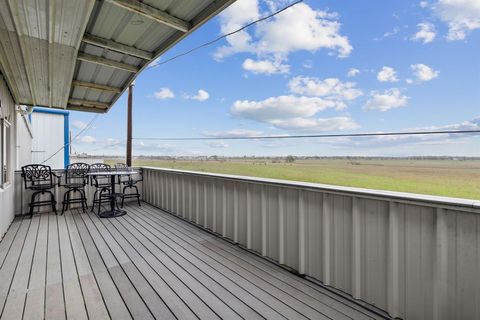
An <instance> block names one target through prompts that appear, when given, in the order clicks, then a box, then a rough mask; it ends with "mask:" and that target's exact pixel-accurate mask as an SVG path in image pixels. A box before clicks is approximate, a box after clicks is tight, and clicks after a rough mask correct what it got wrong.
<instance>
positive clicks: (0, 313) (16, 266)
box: [0, 219, 32, 319]
mask: <svg viewBox="0 0 480 320" xmlns="http://www.w3.org/2000/svg"><path fill="white" fill-rule="evenodd" d="M24 220H25V219H24ZM22 223H23V221H22ZM31 224H32V220H30V221H29V225H28V229H27V231H26V232H25V238H24V239H23V243H22V247H21V250H20V252H19V253H18V258H17V261H16V263H15V270H14V271H13V273H12V277H11V279H10V284H9V286H8V291H7V295H6V296H5V301H3V306H2V311H1V312H0V319H1V318H2V316H3V312H4V311H5V306H6V305H7V300H8V295H9V293H10V289H11V288H12V283H13V279H14V278H15V273H16V271H17V268H18V262H19V261H20V257H21V255H22V251H23V247H24V246H25V242H26V240H27V236H28V232H29V231H30V226H31Z"/></svg>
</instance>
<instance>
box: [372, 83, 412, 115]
mask: <svg viewBox="0 0 480 320" xmlns="http://www.w3.org/2000/svg"><path fill="white" fill-rule="evenodd" d="M407 102H408V97H407V96H405V95H402V94H401V92H400V90H399V89H397V88H392V89H389V90H385V91H384V92H383V93H380V92H378V91H372V92H370V99H369V100H368V101H367V103H366V104H365V105H364V106H363V109H364V110H378V111H382V112H383V111H387V110H390V109H394V108H400V107H404V106H406V105H407Z"/></svg>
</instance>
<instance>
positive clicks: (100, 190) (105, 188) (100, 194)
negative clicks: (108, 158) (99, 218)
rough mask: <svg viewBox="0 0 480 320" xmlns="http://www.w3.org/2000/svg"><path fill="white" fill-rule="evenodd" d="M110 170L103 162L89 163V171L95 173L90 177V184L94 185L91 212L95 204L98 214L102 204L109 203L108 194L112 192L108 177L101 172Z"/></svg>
mask: <svg viewBox="0 0 480 320" xmlns="http://www.w3.org/2000/svg"><path fill="white" fill-rule="evenodd" d="M110 170H111V166H110V165H108V164H105V163H94V164H92V165H90V173H91V174H93V173H96V174H94V175H92V176H91V179H90V185H91V186H93V187H95V192H94V194H93V202H92V209H91V210H90V211H91V212H93V211H94V210H95V206H96V205H97V206H98V214H100V210H101V208H102V204H104V203H110V195H111V194H112V186H111V184H110V177H109V176H105V175H102V172H108V171H110Z"/></svg>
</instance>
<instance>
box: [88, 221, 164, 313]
mask: <svg viewBox="0 0 480 320" xmlns="http://www.w3.org/2000/svg"><path fill="white" fill-rule="evenodd" d="M80 215H81V216H88V218H89V220H90V221H91V222H92V224H93V225H94V227H95V229H96V230H97V232H98V233H99V234H100V236H101V237H102V239H103V241H104V242H105V244H106V245H107V247H108V248H109V250H110V252H111V253H112V255H113V256H114V257H115V260H116V261H117V262H118V265H119V266H120V268H122V270H123V272H124V273H125V276H126V277H127V278H128V279H129V281H130V283H131V284H132V286H133V287H134V288H135V291H136V292H137V294H138V296H139V297H140V299H141V300H142V301H143V303H144V304H145V306H146V307H147V309H148V311H149V312H150V313H151V315H152V317H153V318H155V315H154V314H153V312H152V310H151V308H150V306H149V305H148V303H147V302H146V301H145V299H144V297H143V296H142V295H141V294H140V292H139V291H138V290H137V287H136V285H135V284H134V283H133V281H132V279H131V278H130V277H129V275H128V273H127V272H126V270H125V269H124V267H123V264H122V263H120V261H119V260H118V258H117V256H116V255H115V254H114V252H113V250H112V249H111V247H110V245H109V243H108V241H106V240H105V237H104V236H103V234H102V232H100V230H99V229H98V227H97V225H96V224H95V223H94V222H93V220H92V218H91V216H90V214H81V213H80ZM107 232H108V229H107ZM109 233H110V232H109ZM110 235H111V233H110ZM111 237H112V238H113V239H114V240H115V242H117V241H116V239H115V238H114V237H113V235H111ZM117 244H118V242H117ZM119 247H120V248H121V249H122V251H123V252H124V253H125V255H126V256H127V257H128V255H127V254H126V252H125V250H123V248H122V247H121V246H120V245H119ZM129 260H130V262H131V263H132V265H133V266H134V267H135V269H136V270H137V271H138V273H139V274H140V275H141V276H142V277H143V278H144V279H145V277H144V275H143V274H142V272H141V271H140V270H139V269H138V267H137V266H136V265H135V264H134V263H133V261H132V260H131V259H130V258H129ZM145 281H146V282H147V283H148V284H149V285H150V287H151V289H152V290H153V291H154V292H155V293H156V294H157V296H158V297H159V298H160V300H162V301H163V299H162V297H161V296H159V295H158V293H157V291H156V290H155V289H154V288H153V286H152V285H151V284H150V283H149V282H148V280H147V279H145ZM163 302H164V303H165V301H163ZM167 308H168V306H167Z"/></svg>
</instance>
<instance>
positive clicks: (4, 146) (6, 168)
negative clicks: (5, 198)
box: [0, 119, 11, 187]
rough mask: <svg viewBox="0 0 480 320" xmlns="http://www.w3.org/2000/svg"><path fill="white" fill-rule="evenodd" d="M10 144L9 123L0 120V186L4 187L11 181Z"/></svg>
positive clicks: (5, 120)
mask: <svg viewBox="0 0 480 320" xmlns="http://www.w3.org/2000/svg"><path fill="white" fill-rule="evenodd" d="M10 143H11V123H10V122H9V121H8V120H7V119H0V147H1V148H0V164H1V172H0V186H2V187H3V186H5V185H6V184H8V183H9V182H10V181H11V177H10V176H11V172H10V150H11V147H10Z"/></svg>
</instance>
